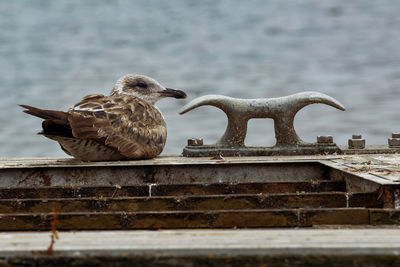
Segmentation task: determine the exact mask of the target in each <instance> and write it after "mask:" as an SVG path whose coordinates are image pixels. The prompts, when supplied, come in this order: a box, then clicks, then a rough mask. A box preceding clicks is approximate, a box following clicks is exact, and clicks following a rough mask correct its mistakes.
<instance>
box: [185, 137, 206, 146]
mask: <svg viewBox="0 0 400 267" xmlns="http://www.w3.org/2000/svg"><path fill="white" fill-rule="evenodd" d="M187 144H188V146H202V145H203V139H202V138H191V139H188V140H187Z"/></svg>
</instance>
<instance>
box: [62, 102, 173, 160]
mask: <svg viewBox="0 0 400 267" xmlns="http://www.w3.org/2000/svg"><path fill="white" fill-rule="evenodd" d="M68 113H69V118H68V120H69V122H70V125H71V128H72V133H73V135H74V136H75V137H76V138H82V139H95V140H97V141H99V142H101V143H104V144H105V145H107V146H109V147H112V148H115V149H117V150H118V151H119V152H120V153H121V154H122V155H124V156H125V157H127V158H152V157H155V156H157V155H158V154H160V153H161V151H162V149H163V148H164V145H165V141H166V137H167V131H166V125H165V122H164V120H163V118H162V115H161V113H160V112H159V111H158V109H157V108H155V107H154V106H152V105H150V104H148V103H146V102H145V101H143V100H141V99H139V98H136V97H133V96H103V95H89V96H86V97H84V98H83V99H82V101H81V102H79V103H77V104H76V105H74V106H73V107H72V108H71V109H70V110H69V111H68Z"/></svg>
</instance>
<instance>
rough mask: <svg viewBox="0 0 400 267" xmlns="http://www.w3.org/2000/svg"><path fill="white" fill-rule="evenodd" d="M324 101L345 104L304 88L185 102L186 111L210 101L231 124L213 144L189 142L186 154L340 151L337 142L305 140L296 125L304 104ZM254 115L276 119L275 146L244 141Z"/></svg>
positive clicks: (277, 153)
mask: <svg viewBox="0 0 400 267" xmlns="http://www.w3.org/2000/svg"><path fill="white" fill-rule="evenodd" d="M314 103H322V104H326V105H329V106H332V107H335V108H337V109H340V110H345V107H344V106H343V105H342V104H341V103H340V102H339V101H337V100H336V99H334V98H332V97H330V96H328V95H325V94H322V93H319V92H313V91H308V92H301V93H297V94H293V95H289V96H284V97H278V98H258V99H238V98H232V97H228V96H223V95H205V96H202V97H198V98H196V99H194V100H192V101H191V102H189V103H188V104H186V105H185V106H184V107H183V108H182V109H181V111H180V114H184V113H186V112H188V111H190V110H192V109H195V108H197V107H200V106H205V105H211V106H215V107H217V108H219V109H221V110H222V111H224V112H225V114H226V116H227V117H228V126H227V128H226V131H225V133H224V135H223V136H222V137H221V138H220V139H219V140H218V141H217V142H216V144H215V145H211V146H187V147H186V148H185V149H184V151H183V155H184V156H208V155H215V154H216V153H218V152H220V154H223V155H225V156H229V155H235V156H240V155H243V156H244V155H246V156H250V155H254V156H255V155H257V156H260V155H279V154H284V155H290V154H297V155H298V154H319V153H335V152H338V151H340V150H339V148H338V147H337V146H336V144H335V143H333V142H332V143H323V144H322V143H306V142H304V141H302V140H301V139H300V137H299V136H298V135H297V133H296V131H295V129H294V125H293V122H294V117H295V115H296V113H297V112H298V111H299V110H300V109H302V108H303V107H305V106H307V105H310V104H314ZM252 118H271V119H273V120H274V128H275V138H276V145H275V146H274V147H268V148H267V147H252V148H248V147H245V145H244V140H245V138H246V133H247V122H248V120H249V119H252Z"/></svg>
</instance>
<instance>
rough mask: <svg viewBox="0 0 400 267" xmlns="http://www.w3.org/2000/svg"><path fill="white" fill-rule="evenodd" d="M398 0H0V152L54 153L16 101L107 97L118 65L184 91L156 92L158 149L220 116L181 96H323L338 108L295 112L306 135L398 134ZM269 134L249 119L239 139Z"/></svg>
mask: <svg viewBox="0 0 400 267" xmlns="http://www.w3.org/2000/svg"><path fill="white" fill-rule="evenodd" d="M399 12H400V1H397V0H380V1H365V0H352V1H347V0H338V1H320V0H304V1H288V0H287V1H285V0H273V1H264V0H250V1H195V0H191V1H189V0H188V1H186V0H173V1H161V0H160V1H155V0H154V1H149V0H141V1H107V0H104V1H99V0H92V1H78V0H69V1H61V0H35V1H28V0H26V1H22V0H13V1H8V0H0V73H1V75H0V90H1V98H0V106H1V113H0V127H1V129H0V156H2V157H11V156H13V157H14V156H64V155H65V154H64V153H63V152H62V151H61V150H60V148H59V146H58V144H56V143H55V142H53V141H51V140H47V139H46V138H44V137H42V136H38V135H36V134H35V133H36V132H38V131H40V128H41V125H40V124H41V120H40V119H37V118H34V117H31V116H28V115H26V114H24V113H22V112H21V108H19V107H18V106H17V104H18V103H23V104H29V105H33V106H37V107H42V108H48V109H61V110H65V109H67V108H68V107H69V106H71V105H72V104H74V103H76V102H77V101H79V99H80V98H81V97H83V96H85V95H87V94H91V93H103V94H107V93H108V92H109V91H110V90H111V88H112V86H113V84H114V82H115V81H116V80H117V79H118V78H119V77H120V76H122V75H124V74H127V73H141V74H146V75H149V76H151V77H154V78H155V79H157V80H158V81H159V82H161V83H162V84H163V85H164V86H166V87H172V88H176V89H181V90H184V91H185V92H187V94H188V96H189V97H188V99H187V100H183V101H182V100H176V99H163V100H162V101H160V102H159V104H158V107H159V108H160V109H161V110H162V112H163V114H164V117H165V119H166V121H167V124H168V140H167V145H166V147H165V150H164V152H163V153H164V154H171V153H174V154H177V153H180V152H181V151H182V148H183V146H184V145H185V143H186V139H188V138H192V137H202V138H204V139H205V142H206V143H212V142H214V141H216V139H218V137H219V136H220V135H222V133H223V132H224V130H225V127H226V118H225V115H224V114H223V113H222V112H221V111H220V110H218V109H216V108H214V107H201V108H199V109H196V110H194V111H192V112H189V113H187V114H185V115H183V116H180V115H178V110H179V109H180V107H181V106H182V105H184V104H185V103H187V102H188V101H190V100H191V99H193V98H195V97H198V96H201V95H205V94H223V95H228V96H233V97H240V98H258V97H278V96H284V95H288V94H292V93H296V92H300V91H305V90H315V91H319V92H323V93H326V94H328V95H330V96H332V97H334V98H336V99H338V100H339V101H341V102H342V103H343V104H344V105H345V106H346V107H347V111H346V112H342V111H339V110H336V109H334V108H332V107H329V106H325V105H311V106H308V107H306V108H305V109H303V110H302V111H301V112H300V113H299V114H298V115H297V117H296V122H295V125H296V129H297V131H298V134H299V135H300V136H301V137H302V138H303V139H304V140H306V141H314V140H315V138H316V136H317V135H327V134H330V135H333V136H334V139H335V141H336V142H337V143H338V144H342V145H343V144H345V143H346V142H347V139H348V138H349V137H350V136H351V134H352V133H362V134H363V136H364V137H365V138H366V139H367V144H385V143H387V138H388V137H389V135H390V133H391V132H393V131H400V125H399V120H400V119H399V115H398V114H399V99H400V16H399ZM273 143H274V134H273V124H272V121H271V120H268V119H265V120H261V119H257V120H252V121H250V123H249V134H248V137H247V139H246V144H248V145H272V144H273Z"/></svg>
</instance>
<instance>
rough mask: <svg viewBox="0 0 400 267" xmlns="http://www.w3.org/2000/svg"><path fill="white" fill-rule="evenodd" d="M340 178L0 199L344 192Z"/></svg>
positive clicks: (50, 192)
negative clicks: (333, 179)
mask: <svg viewBox="0 0 400 267" xmlns="http://www.w3.org/2000/svg"><path fill="white" fill-rule="evenodd" d="M345 189H346V185H345V183H343V182H332V181H323V180H322V181H321V180H320V181H318V180H317V181H313V182H295V183H294V182H278V183H273V182H269V183H237V184H231V183H218V184H196V183H191V184H149V185H136V186H118V187H116V186H92V187H79V186H75V187H68V186H66V187H52V186H51V187H49V186H47V187H33V188H32V187H29V188H3V189H0V199H12V198H14V199H24V198H85V197H132V196H174V195H220V194H259V193H263V194H266V193H296V192H299V193H301V192H332V191H334V192H335V191H336V192H343V191H345Z"/></svg>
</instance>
